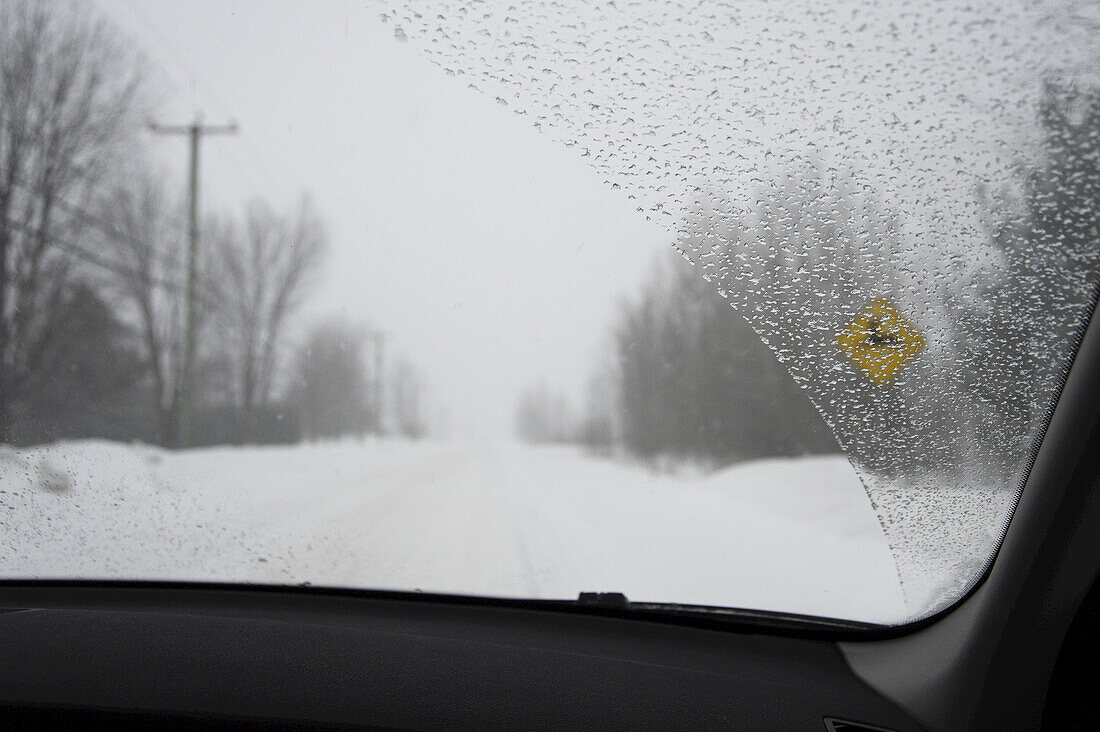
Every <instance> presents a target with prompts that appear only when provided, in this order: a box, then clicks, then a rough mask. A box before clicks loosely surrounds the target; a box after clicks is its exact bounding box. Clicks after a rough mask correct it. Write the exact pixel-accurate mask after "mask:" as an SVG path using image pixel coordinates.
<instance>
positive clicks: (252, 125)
mask: <svg viewBox="0 0 1100 732" xmlns="http://www.w3.org/2000/svg"><path fill="white" fill-rule="evenodd" d="M98 5H99V6H100V7H101V9H102V10H103V11H105V12H106V14H107V15H108V16H109V17H110V18H111V19H112V20H113V21H114V22H115V23H116V24H117V25H118V26H119V27H120V29H121V30H122V31H123V32H124V34H125V35H127V36H128V37H129V38H130V39H131V40H133V41H134V42H135V43H136V44H137V45H138V47H139V49H140V50H141V52H142V53H143V54H144V55H145V56H146V57H147V58H148V59H149V60H150V62H151V64H152V66H153V67H154V72H153V73H151V74H150V76H151V80H152V81H153V83H154V84H155V85H159V86H163V90H164V92H165V93H164V104H163V105H162V107H161V121H164V122H187V121H190V119H191V118H192V117H193V116H194V115H195V114H196V113H197V112H201V113H202V114H203V115H204V118H205V120H206V121H208V122H210V123H220V122H223V121H226V120H227V119H230V118H232V119H235V120H236V121H237V122H238V123H239V125H240V128H241V132H240V134H239V135H237V136H236V137H213V138H207V139H206V140H205V141H204V146H203V150H202V164H201V165H202V167H201V173H202V186H203V190H202V201H201V203H202V205H203V208H204V210H206V211H210V210H213V209H229V210H234V211H239V210H240V208H241V206H242V205H243V203H244V202H245V201H246V200H248V199H249V198H250V197H253V196H263V197H266V198H269V199H271V200H273V201H274V202H276V203H277V204H286V205H290V203H292V202H293V200H294V199H295V198H296V196H297V195H298V194H299V193H300V192H302V191H307V192H309V193H310V194H311V196H312V197H313V199H314V202H315V203H316V205H317V208H318V209H319V211H320V212H321V213H322V215H323V216H324V218H325V219H326V221H327V223H328V225H329V232H330V237H331V253H330V258H329V260H328V263H327V267H326V271H325V278H324V282H323V285H322V287H321V289H320V290H319V291H318V292H317V293H316V295H315V297H314V298H313V300H312V301H311V303H310V305H309V307H308V312H307V313H306V314H305V315H304V317H303V318H302V320H303V321H304V322H308V321H309V320H310V318H312V317H316V316H319V315H323V314H326V313H330V312H341V313H344V314H345V315H347V316H348V317H349V318H352V319H357V320H362V321H367V322H371V323H374V324H377V325H379V326H381V327H382V328H383V329H384V330H386V331H387V332H388V333H389V334H390V335H391V343H392V344H393V347H394V349H395V350H397V351H400V352H403V353H405V354H407V355H408V356H409V357H410V358H411V359H412V360H413V361H414V362H415V363H416V364H417V365H418V366H419V368H420V369H421V370H422V372H423V374H424V375H425V377H426V380H427V381H428V383H429V385H430V386H431V388H432V391H433V392H434V393H435V394H436V395H438V397H439V398H440V399H441V400H442V401H443V403H444V405H445V406H446V408H447V410H448V411H449V413H450V416H451V419H452V426H453V429H454V431H455V433H457V434H458V435H464V434H471V433H474V434H481V435H490V436H499V435H504V434H508V433H510V430H511V425H512V415H513V410H514V405H515V397H516V395H517V393H518V391H519V390H520V389H521V388H522V387H523V386H524V385H525V384H527V383H531V382H533V381H537V380H539V379H541V378H546V379H547V380H548V381H549V382H550V383H551V384H557V385H560V386H561V387H562V388H565V389H567V390H569V391H570V392H571V393H572V394H573V395H575V399H576V401H577V406H580V403H579V400H580V397H581V395H582V394H583V386H584V383H585V381H586V379H587V376H588V374H589V373H590V372H591V370H592V369H594V368H595V367H596V364H597V361H598V358H599V356H600V348H601V344H602V343H604V341H605V338H606V334H607V332H608V328H609V326H610V324H611V322H612V319H613V316H614V313H615V311H616V308H617V302H618V300H619V298H620V296H621V295H622V294H626V293H629V292H631V291H632V290H633V289H635V287H636V285H637V283H638V282H639V281H640V280H641V279H642V277H643V276H644V275H645V273H646V272H647V271H648V270H649V268H650V265H651V262H652V260H653V258H654V256H655V253H656V252H658V251H662V250H663V249H667V248H668V245H669V243H670V242H671V241H672V239H673V236H672V234H670V233H668V232H665V231H663V230H661V229H660V228H659V227H657V226H656V225H654V224H651V223H647V222H646V221H645V220H644V218H643V217H642V216H641V215H640V214H638V213H637V212H636V211H635V205H634V204H632V203H631V202H630V201H628V200H627V199H626V197H625V196H624V195H622V194H621V192H617V191H612V190H610V189H609V188H607V187H606V186H604V185H603V184H602V183H601V182H600V178H599V177H598V175H597V173H596V172H595V171H593V170H592V169H590V168H589V167H588V166H587V165H585V164H584V162H583V161H582V160H581V158H580V157H579V155H578V153H576V152H575V151H571V150H568V149H566V148H564V147H561V146H560V145H558V144H556V143H554V142H552V141H550V140H549V139H547V138H546V137H545V136H543V135H541V134H540V133H538V132H537V131H536V130H534V128H533V127H532V126H531V125H530V123H529V121H528V120H527V119H525V118H523V117H521V116H517V115H515V114H513V113H512V112H510V111H508V110H507V109H504V108H502V107H500V106H499V105H497V104H496V103H495V102H494V101H493V99H492V98H491V97H488V96H486V95H483V94H479V93H477V92H475V91H473V90H471V89H468V88H467V87H466V85H465V83H464V82H462V81H460V80H458V79H455V78H451V77H448V76H447V75H446V74H445V73H444V71H443V70H442V69H440V68H439V67H437V66H435V65H433V64H432V63H431V62H429V61H428V60H426V59H425V58H423V57H421V56H420V55H419V54H418V53H417V52H416V51H415V50H414V49H413V48H411V47H409V46H408V45H405V44H401V43H398V42H396V41H395V40H394V38H393V28H392V26H388V25H385V24H383V23H382V22H381V21H380V20H379V13H378V9H377V6H376V5H374V4H371V3H362V2H326V3H306V2H293V3H286V2H282V3H270V2H260V1H255V0H244V1H242V0H219V1H218V2H188V3H183V2H163V1H161V2H152V1H149V2H146V1H142V0H99V2H98ZM150 143H151V145H150V147H151V148H152V149H153V150H154V151H155V152H156V154H157V155H158V156H159V159H162V160H163V161H164V162H165V165H166V166H167V167H168V169H169V170H170V171H172V172H173V173H174V174H176V175H178V176H179V181H180V183H181V184H182V182H183V180H184V163H185V159H186V156H185V148H184V145H185V141H184V139H183V138H170V137H169V138H160V139H152V140H150Z"/></svg>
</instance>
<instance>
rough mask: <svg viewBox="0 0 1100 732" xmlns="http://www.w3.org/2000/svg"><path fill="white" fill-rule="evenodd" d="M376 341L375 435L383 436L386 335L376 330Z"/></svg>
mask: <svg viewBox="0 0 1100 732" xmlns="http://www.w3.org/2000/svg"><path fill="white" fill-rule="evenodd" d="M371 335H372V338H373V340H374V384H373V386H374V420H373V421H374V434H376V435H381V434H382V399H383V398H384V395H385V391H384V390H383V389H382V369H383V367H384V365H385V348H386V334H385V333H384V332H383V331H381V330H375V331H374V332H373V333H372V334H371Z"/></svg>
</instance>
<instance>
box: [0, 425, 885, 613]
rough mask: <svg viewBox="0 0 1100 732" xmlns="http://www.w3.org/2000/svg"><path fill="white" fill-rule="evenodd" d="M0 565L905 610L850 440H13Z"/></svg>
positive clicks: (0, 571)
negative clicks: (623, 446) (710, 457)
mask: <svg viewBox="0 0 1100 732" xmlns="http://www.w3.org/2000/svg"><path fill="white" fill-rule="evenodd" d="M0 575H2V576H6V577H17V576H24V577H25V576H37V577H71V576H79V577H94V578H108V577H109V578H140V579H190V580H219V581H220V580H225V581H247V582H268V583H297V582H303V581H309V582H311V583H312V584H314V585H339V586H357V587H370V588H377V589H401V590H412V589H422V590H425V591H432V592H449V593H461V594H479V595H497V596H524V597H539V598H575V597H576V596H577V593H578V592H581V591H603V592H610V591H615V592H623V593H625V594H626V595H627V597H629V598H630V599H632V600H641V601H674V602H685V603H696V604H705V605H727V606H738V607H749V608H757V609H768V610H783V611H787V612H801V613H808V614H815V615H825V616H834V617H846V618H852V619H861V620H872V621H875V620H879V621H889V620H892V619H896V618H897V617H898V616H900V615H901V614H903V612H904V608H903V602H902V594H901V590H900V587H899V584H898V580H897V573H896V569H895V567H894V563H893V559H892V558H891V555H890V551H889V547H888V546H887V543H886V539H885V538H884V536H883V534H882V530H881V528H880V526H879V522H878V519H877V517H876V516H875V513H874V511H873V509H872V508H871V506H870V503H869V502H868V500H867V498H866V496H865V494H864V492H863V489H862V487H861V486H860V483H859V481H858V479H857V478H856V476H855V473H854V471H853V470H852V468H851V467H850V466H849V465H848V463H847V461H846V460H845V459H844V458H843V457H839V456H835V457H834V456H830V457H817V458H800V459H796V460H775V461H760V462H755V463H747V464H743V465H739V466H735V467H733V468H729V469H726V470H724V471H721V472H719V473H716V474H712V475H709V476H703V477H688V476H664V475H656V474H654V473H651V472H649V471H647V470H645V469H643V468H641V467H638V466H635V465H631V464H625V463H619V462H613V461H609V460H603V459H598V458H593V457H589V456H586V455H584V454H583V453H582V452H580V451H578V450H576V449H574V448H569V447H531V446H523V445H512V444H494V445H482V444H463V443H430V442H425V443H410V442H400V441H380V442H370V441H368V442H343V443H329V444H316V445H300V446H294V447H262V448H214V449H204V450H193V451H187V452H168V451H163V450H159V449H156V448H151V447H146V446H131V445H121V444H114V443H105V442H73V443H61V444H58V445H52V446H48V447H41V448H30V449H23V450H10V449H7V450H5V451H4V452H2V453H0Z"/></svg>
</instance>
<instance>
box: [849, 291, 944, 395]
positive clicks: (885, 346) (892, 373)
mask: <svg viewBox="0 0 1100 732" xmlns="http://www.w3.org/2000/svg"><path fill="white" fill-rule="evenodd" d="M837 345H838V346H839V347H840V350H842V351H844V353H845V354H846V355H847V356H848V358H850V359H852V361H853V362H855V365H856V366H858V367H859V368H860V370H861V371H863V373H865V374H866V375H867V378H869V379H870V380H871V381H873V382H874V383H876V384H886V383H888V382H890V381H892V380H893V379H894V377H896V376H897V375H898V374H899V373H901V370H902V368H903V367H904V366H905V364H907V363H909V362H910V361H912V360H913V359H914V358H916V357H917V354H919V353H920V352H921V349H923V348H924V338H923V337H921V334H920V333H918V332H917V329H916V328H914V327H913V325H912V324H911V323H910V322H909V321H908V320H906V319H905V317H904V316H903V315H902V314H901V313H900V312H898V309H897V308H896V307H894V305H893V303H891V302H890V301H889V300H887V299H886V298H885V297H880V298H878V299H877V300H875V301H874V302H873V303H871V304H870V305H868V306H867V307H866V308H865V309H864V310H863V312H861V313H860V314H859V315H857V316H856V318H855V320H853V321H852V322H851V323H849V324H848V327H847V328H845V329H844V332H843V333H841V334H840V336H839V337H838V338H837Z"/></svg>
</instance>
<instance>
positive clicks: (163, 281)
mask: <svg viewBox="0 0 1100 732" xmlns="http://www.w3.org/2000/svg"><path fill="white" fill-rule="evenodd" d="M98 208H99V209H100V210H101V212H102V213H101V215H100V218H99V221H100V222H101V227H100V228H99V229H98V231H97V233H99V234H101V235H102V236H103V242H102V245H103V250H104V251H106V252H110V253H111V254H112V256H113V257H114V258H115V259H117V261H118V262H119V263H120V264H122V266H119V267H116V268H113V269H111V270H108V271H107V272H105V273H104V279H105V280H106V285H107V288H108V290H110V291H111V292H113V294H114V295H115V297H116V302H117V304H118V305H119V306H120V307H121V310H122V311H123V312H124V313H125V314H126V315H127V316H128V318H129V319H130V320H131V321H132V322H133V324H134V326H135V329H136V331H137V332H138V333H139V335H140V338H141V344H142V351H143V356H144V361H145V373H146V375H147V377H148V380H149V386H150V389H149V392H150V402H151V405H150V406H151V407H152V411H153V413H154V414H155V415H156V428H157V434H156V440H157V441H158V442H160V443H161V444H172V443H173V438H174V432H175V428H176V418H175V415H176V413H177V412H176V410H177V408H178V406H179V397H180V379H181V377H180V373H181V369H182V338H183V313H184V306H185V302H184V277H185V276H186V271H185V263H184V261H183V251H184V250H183V237H184V231H183V222H182V219H181V217H180V215H179V214H180V211H179V206H178V203H177V201H176V200H175V197H174V196H172V195H170V194H169V193H168V191H167V190H166V188H165V186H164V185H163V183H162V182H161V180H160V179H158V178H157V177H155V176H154V175H152V174H150V173H149V172H148V170H146V169H144V168H141V167H135V169H133V170H131V171H128V174H127V175H125V176H122V177H120V179H119V181H118V182H117V183H116V184H115V185H113V186H111V188H110V189H109V190H108V191H107V193H106V194H105V196H104V198H103V200H102V201H101V202H100V205H99V206H98ZM202 279H203V284H204V285H205V284H207V283H206V282H205V278H202ZM202 289H208V288H205V287H204V288H202ZM210 301H211V298H210V297H209V296H208V297H206V298H200V304H207V303H209V302H210ZM209 309H210V308H209V306H208V307H206V308H201V307H200V312H201V313H204V314H205V313H206V312H207V311H209Z"/></svg>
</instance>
